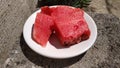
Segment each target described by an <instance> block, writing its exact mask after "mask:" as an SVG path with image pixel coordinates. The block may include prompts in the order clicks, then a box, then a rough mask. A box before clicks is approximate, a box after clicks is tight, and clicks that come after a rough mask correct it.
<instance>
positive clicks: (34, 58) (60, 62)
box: [20, 34, 85, 68]
mask: <svg viewBox="0 0 120 68" xmlns="http://www.w3.org/2000/svg"><path fill="white" fill-rule="evenodd" d="M20 47H21V49H22V51H23V54H24V55H25V56H26V58H27V59H28V60H30V61H31V62H32V63H34V64H35V65H38V66H42V67H44V68H46V67H47V68H48V67H50V68H62V67H66V66H70V65H72V64H74V63H76V62H78V61H80V60H81V59H82V57H83V56H84V55H85V53H84V54H82V55H79V56H76V57H73V58H69V59H51V58H47V57H44V56H41V55H39V54H37V53H36V52H34V51H33V50H31V49H30V48H29V47H28V45H27V44H26V42H25V40H24V38H23V34H21V37H20Z"/></svg>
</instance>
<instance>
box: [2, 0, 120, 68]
mask: <svg viewBox="0 0 120 68" xmlns="http://www.w3.org/2000/svg"><path fill="white" fill-rule="evenodd" d="M118 1H119V0H118ZM118 1H117V0H114V2H113V1H112V0H110V1H106V0H105V1H104V0H93V1H92V2H91V5H90V6H89V7H88V8H87V10H88V11H87V12H89V14H90V15H91V16H92V18H93V19H94V20H95V22H96V24H97V28H98V37H97V40H96V42H95V44H94V46H93V47H92V48H90V49H89V50H88V51H87V52H86V53H84V54H83V55H80V56H77V57H74V58H70V59H62V60H58V59H50V58H46V57H43V56H41V55H38V54H37V53H35V52H34V51H32V50H31V49H30V48H29V47H28V46H27V44H26V43H25V41H24V38H23V35H22V30H23V25H24V23H25V21H26V19H27V18H28V17H29V16H30V15H31V14H32V13H33V12H34V11H35V10H36V6H37V0H19V1H18V0H0V68H64V67H65V68H120V34H119V33H120V20H119V19H118V17H119V11H120V10H119V7H118V6H119V2H118ZM101 6H102V7H101ZM111 6H112V7H111ZM93 12H95V13H93ZM112 14H114V15H115V16H114V15H112ZM116 16H117V17H116Z"/></svg>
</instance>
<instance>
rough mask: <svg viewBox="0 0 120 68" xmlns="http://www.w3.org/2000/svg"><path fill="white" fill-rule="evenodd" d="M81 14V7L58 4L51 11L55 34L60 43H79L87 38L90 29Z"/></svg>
mask: <svg viewBox="0 0 120 68" xmlns="http://www.w3.org/2000/svg"><path fill="white" fill-rule="evenodd" d="M83 15H84V12H83V11H82V10H81V9H79V8H71V7H69V6H59V7H57V8H56V10H54V11H53V12H52V14H51V16H52V18H53V20H54V22H55V25H54V27H55V31H56V35H57V37H58V38H59V39H60V42H61V44H62V45H71V44H75V43H79V42H80V41H82V40H83V39H84V40H85V39H88V38H89V35H90V31H89V28H88V25H87V23H86V21H85V20H84V17H83Z"/></svg>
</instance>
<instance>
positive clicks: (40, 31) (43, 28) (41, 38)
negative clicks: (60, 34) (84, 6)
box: [33, 13, 53, 47]
mask: <svg viewBox="0 0 120 68" xmlns="http://www.w3.org/2000/svg"><path fill="white" fill-rule="evenodd" d="M52 26H53V20H52V18H51V16H49V15H46V14H43V13H37V16H36V20H35V23H34V26H33V39H34V40H35V41H36V42H37V43H38V44H41V45H42V46H43V47H45V46H46V43H47V41H48V39H49V37H50V35H51V33H52V32H51V27H52Z"/></svg>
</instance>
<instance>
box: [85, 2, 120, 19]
mask: <svg viewBox="0 0 120 68" xmlns="http://www.w3.org/2000/svg"><path fill="white" fill-rule="evenodd" d="M85 10H86V11H89V12H96V13H107V14H113V15H115V16H117V17H119V19H120V13H119V12H120V0H91V3H90V5H89V6H88V7H87V8H85Z"/></svg>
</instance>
